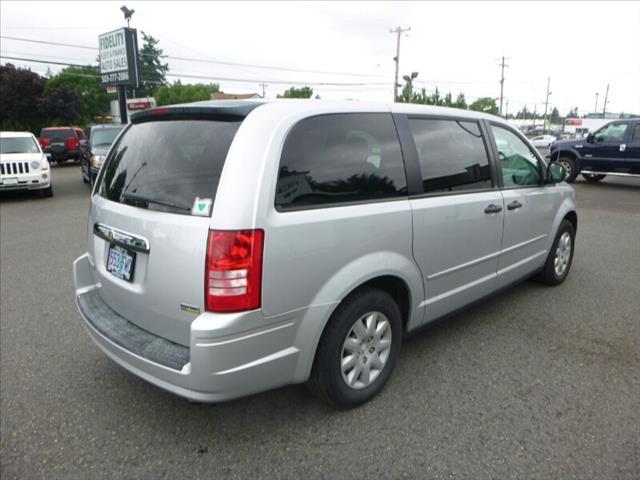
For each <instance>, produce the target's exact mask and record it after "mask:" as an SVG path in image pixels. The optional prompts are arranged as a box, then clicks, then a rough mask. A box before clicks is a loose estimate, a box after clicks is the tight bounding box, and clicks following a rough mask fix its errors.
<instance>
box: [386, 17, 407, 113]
mask: <svg viewBox="0 0 640 480" xmlns="http://www.w3.org/2000/svg"><path fill="white" fill-rule="evenodd" d="M410 30H411V27H407V28H402V27H400V26H398V27H396V28H395V29H391V30H389V33H395V34H396V35H397V40H396V56H395V57H393V60H394V62H396V76H395V81H394V82H393V101H394V103H395V101H396V98H398V70H399V68H400V36H401V35H402V34H403V33H404V32H408V31H410Z"/></svg>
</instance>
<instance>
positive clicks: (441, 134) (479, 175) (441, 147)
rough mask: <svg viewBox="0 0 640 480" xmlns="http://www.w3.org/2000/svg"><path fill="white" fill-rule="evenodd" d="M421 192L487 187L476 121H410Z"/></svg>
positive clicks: (488, 171)
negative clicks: (420, 176)
mask: <svg viewBox="0 0 640 480" xmlns="http://www.w3.org/2000/svg"><path fill="white" fill-rule="evenodd" d="M409 125H410V127H411V131H412V133H413V138H414V140H415V143H416V148H417V150H418V160H419V162H420V171H421V172H422V185H423V188H424V192H425V193H432V192H452V191H464V190H478V189H483V188H491V186H492V183H491V169H490V168H489V158H488V156H487V151H486V149H485V146H484V142H483V141H482V135H481V134H480V128H479V127H478V124H477V123H476V122H467V121H459V120H435V119H427V118H410V119H409Z"/></svg>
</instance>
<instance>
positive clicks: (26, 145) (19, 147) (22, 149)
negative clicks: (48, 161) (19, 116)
mask: <svg viewBox="0 0 640 480" xmlns="http://www.w3.org/2000/svg"><path fill="white" fill-rule="evenodd" d="M0 147H1V151H0V153H40V149H39V148H38V144H37V143H36V142H35V140H34V139H33V137H4V138H2V139H0Z"/></svg>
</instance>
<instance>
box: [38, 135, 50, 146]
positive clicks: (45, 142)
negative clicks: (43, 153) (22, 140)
mask: <svg viewBox="0 0 640 480" xmlns="http://www.w3.org/2000/svg"><path fill="white" fill-rule="evenodd" d="M40 145H41V146H43V147H46V146H48V145H49V139H48V138H47V137H43V138H41V139H40Z"/></svg>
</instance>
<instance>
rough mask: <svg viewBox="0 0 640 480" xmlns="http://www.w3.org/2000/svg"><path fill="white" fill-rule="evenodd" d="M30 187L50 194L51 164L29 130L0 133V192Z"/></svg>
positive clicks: (40, 192) (51, 188)
mask: <svg viewBox="0 0 640 480" xmlns="http://www.w3.org/2000/svg"><path fill="white" fill-rule="evenodd" d="M7 190H33V191H35V192H37V193H38V194H39V195H40V196H41V197H51V196H52V195H53V186H52V183H51V167H50V166H49V160H48V159H47V156H46V155H45V153H44V152H43V151H42V148H40V144H39V143H38V140H37V139H36V137H35V136H34V135H33V134H32V133H29V132H0V191H2V192H4V191H7Z"/></svg>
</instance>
